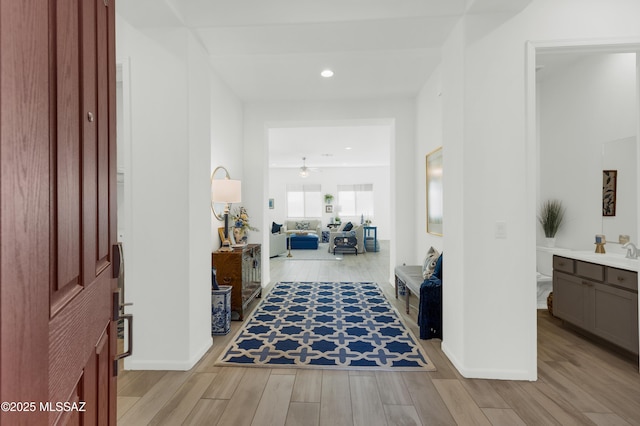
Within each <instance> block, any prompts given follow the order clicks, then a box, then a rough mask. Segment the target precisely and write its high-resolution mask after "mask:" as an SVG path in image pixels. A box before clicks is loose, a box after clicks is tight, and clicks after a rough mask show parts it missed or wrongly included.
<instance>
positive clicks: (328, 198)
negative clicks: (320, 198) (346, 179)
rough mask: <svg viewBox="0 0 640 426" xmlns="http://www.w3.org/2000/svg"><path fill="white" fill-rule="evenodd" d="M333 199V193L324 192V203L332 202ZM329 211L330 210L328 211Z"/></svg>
mask: <svg viewBox="0 0 640 426" xmlns="http://www.w3.org/2000/svg"><path fill="white" fill-rule="evenodd" d="M332 201H333V195H331V194H324V203H325V204H331V202H332ZM327 213H328V212H327Z"/></svg>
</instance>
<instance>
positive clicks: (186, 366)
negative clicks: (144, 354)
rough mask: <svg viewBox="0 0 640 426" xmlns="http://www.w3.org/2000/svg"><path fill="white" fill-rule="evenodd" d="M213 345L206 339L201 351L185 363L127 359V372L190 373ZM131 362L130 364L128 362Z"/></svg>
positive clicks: (125, 366)
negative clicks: (166, 371)
mask: <svg viewBox="0 0 640 426" xmlns="http://www.w3.org/2000/svg"><path fill="white" fill-rule="evenodd" d="M212 345H213V338H210V339H205V342H204V343H203V345H202V347H201V348H200V350H198V351H196V353H195V354H194V355H193V356H192V357H191V358H190V359H188V360H185V361H160V360H144V359H142V360H141V359H127V358H125V360H124V361H125V363H124V369H125V370H168V371H188V370H191V369H192V368H193V367H194V366H195V365H196V364H197V363H198V361H200V359H202V357H203V356H204V355H205V354H206V353H207V351H208V350H209V348H210V347H211V346H212ZM127 361H129V362H127Z"/></svg>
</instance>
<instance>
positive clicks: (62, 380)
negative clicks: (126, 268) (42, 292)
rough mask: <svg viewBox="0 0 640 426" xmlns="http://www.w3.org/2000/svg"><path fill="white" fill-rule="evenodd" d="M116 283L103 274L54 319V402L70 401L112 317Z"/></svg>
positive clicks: (51, 391)
mask: <svg viewBox="0 0 640 426" xmlns="http://www.w3.org/2000/svg"><path fill="white" fill-rule="evenodd" d="M112 292H113V286H112V280H111V278H110V277H108V276H106V274H103V276H102V277H101V279H100V280H98V281H96V282H95V283H94V285H92V286H90V287H88V288H86V289H85V290H83V291H82V292H81V293H80V294H79V295H78V296H76V297H75V298H74V299H73V300H72V301H71V302H69V303H68V304H67V305H66V306H65V308H64V309H63V310H62V311H61V312H60V313H59V314H58V315H57V316H56V317H54V318H53V319H52V320H51V322H50V324H49V326H50V335H49V363H50V373H49V376H50V379H49V380H50V385H49V395H50V397H51V398H54V399H53V400H54V401H67V398H69V389H72V388H73V387H74V385H75V383H76V382H77V380H78V378H79V377H80V376H81V374H82V369H83V368H84V366H85V364H86V362H87V361H86V360H87V359H88V358H89V356H90V355H91V353H92V352H93V351H94V350H95V349H94V348H95V346H96V345H97V342H98V341H99V340H100V338H101V336H102V334H103V333H105V328H106V327H107V326H108V325H109V322H110V318H111V310H112V307H111V302H110V301H111V294H112Z"/></svg>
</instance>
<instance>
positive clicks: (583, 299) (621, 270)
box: [553, 251, 639, 355]
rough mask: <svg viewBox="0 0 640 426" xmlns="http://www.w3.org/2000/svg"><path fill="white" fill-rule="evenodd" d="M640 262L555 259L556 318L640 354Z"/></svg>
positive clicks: (575, 256)
mask: <svg viewBox="0 0 640 426" xmlns="http://www.w3.org/2000/svg"><path fill="white" fill-rule="evenodd" d="M638 262H639V261H638V260H635V259H625V258H624V257H622V256H617V255H602V254H595V253H587V252H572V251H566V252H563V253H562V256H559V255H554V256H553V314H554V315H555V316H556V317H558V318H560V319H562V320H564V321H565V322H567V323H570V324H572V325H574V326H576V327H579V328H581V329H583V330H585V331H587V332H589V333H591V334H593V335H595V336H598V337H600V338H602V339H604V340H606V341H608V342H611V343H613V344H615V345H617V346H619V347H621V348H623V349H626V350H627V351H630V352H632V353H634V354H636V355H637V354H638V272H637V271H638Z"/></svg>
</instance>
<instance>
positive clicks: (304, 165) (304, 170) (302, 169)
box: [300, 157, 309, 178]
mask: <svg viewBox="0 0 640 426" xmlns="http://www.w3.org/2000/svg"><path fill="white" fill-rule="evenodd" d="M306 159H307V157H302V167H300V177H301V178H306V177H308V176H309V169H307V163H305V160H306Z"/></svg>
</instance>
